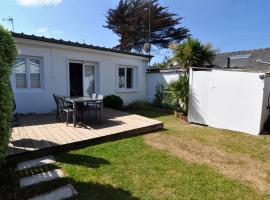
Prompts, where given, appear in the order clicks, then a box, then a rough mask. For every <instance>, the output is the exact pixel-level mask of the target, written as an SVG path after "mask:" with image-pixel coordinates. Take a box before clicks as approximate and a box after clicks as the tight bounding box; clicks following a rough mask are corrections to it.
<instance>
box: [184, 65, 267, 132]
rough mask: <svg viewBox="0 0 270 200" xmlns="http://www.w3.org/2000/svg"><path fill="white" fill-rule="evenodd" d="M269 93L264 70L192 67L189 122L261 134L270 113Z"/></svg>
mask: <svg viewBox="0 0 270 200" xmlns="http://www.w3.org/2000/svg"><path fill="white" fill-rule="evenodd" d="M269 92H270V73H267V72H265V71H254V70H253V71H251V70H243V69H242V70H240V69H199V68H192V69H191V70H190V95H189V111H188V121H189V122H193V123H198V124H204V125H208V126H211V127H215V128H223V129H229V130H234V131H241V132H246V133H249V134H253V135H258V134H259V133H261V131H262V129H263V126H264V123H265V121H266V119H267V117H268V115H269V111H268V98H269Z"/></svg>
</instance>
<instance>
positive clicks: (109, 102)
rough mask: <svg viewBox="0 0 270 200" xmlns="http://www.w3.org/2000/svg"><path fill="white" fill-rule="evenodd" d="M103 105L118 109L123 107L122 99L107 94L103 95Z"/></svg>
mask: <svg viewBox="0 0 270 200" xmlns="http://www.w3.org/2000/svg"><path fill="white" fill-rule="evenodd" d="M103 105H104V106H105V107H108V108H114V109H117V110H120V109H122V108H123V100H122V99H121V97H119V96H116V95H109V96H105V97H104V99H103Z"/></svg>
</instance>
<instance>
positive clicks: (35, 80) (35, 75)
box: [29, 59, 40, 88]
mask: <svg viewBox="0 0 270 200" xmlns="http://www.w3.org/2000/svg"><path fill="white" fill-rule="evenodd" d="M29 66H30V82H31V88H40V60H39V59H30V60H29Z"/></svg>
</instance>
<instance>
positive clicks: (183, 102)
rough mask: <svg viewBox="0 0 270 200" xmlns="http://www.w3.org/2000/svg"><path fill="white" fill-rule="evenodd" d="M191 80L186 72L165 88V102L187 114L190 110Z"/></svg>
mask: <svg viewBox="0 0 270 200" xmlns="http://www.w3.org/2000/svg"><path fill="white" fill-rule="evenodd" d="M188 95H189V80H188V75H187V74H186V73H184V74H182V75H180V77H179V79H178V80H176V81H172V82H170V84H169V85H168V87H167V89H166V90H165V102H166V103H167V104H169V105H171V106H172V107H174V106H176V107H178V108H179V109H180V110H181V111H182V112H183V113H184V114H185V115H187V112H188Z"/></svg>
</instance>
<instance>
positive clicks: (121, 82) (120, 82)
mask: <svg viewBox="0 0 270 200" xmlns="http://www.w3.org/2000/svg"><path fill="white" fill-rule="evenodd" d="M118 77H119V80H118V87H119V88H125V68H119V69H118Z"/></svg>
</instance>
